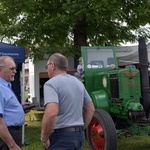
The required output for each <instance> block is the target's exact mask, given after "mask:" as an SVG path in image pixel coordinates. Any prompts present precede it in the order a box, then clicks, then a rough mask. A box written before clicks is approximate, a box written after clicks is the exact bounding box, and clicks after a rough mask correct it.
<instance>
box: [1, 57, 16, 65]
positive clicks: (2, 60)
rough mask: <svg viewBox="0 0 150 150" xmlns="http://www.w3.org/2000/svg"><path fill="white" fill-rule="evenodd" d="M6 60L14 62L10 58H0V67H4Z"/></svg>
mask: <svg viewBox="0 0 150 150" xmlns="http://www.w3.org/2000/svg"><path fill="white" fill-rule="evenodd" d="M6 59H11V60H13V61H14V59H13V58H12V57H10V56H0V66H4V65H5V63H6Z"/></svg>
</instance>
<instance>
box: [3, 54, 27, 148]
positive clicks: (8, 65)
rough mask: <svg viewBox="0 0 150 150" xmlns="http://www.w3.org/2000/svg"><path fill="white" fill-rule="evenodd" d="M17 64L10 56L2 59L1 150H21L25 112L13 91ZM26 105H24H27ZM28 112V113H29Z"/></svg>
mask: <svg viewBox="0 0 150 150" xmlns="http://www.w3.org/2000/svg"><path fill="white" fill-rule="evenodd" d="M15 74H16V64H15V62H14V60H13V58H11V57H9V56H1V57H0V150H21V145H22V132H21V126H22V125H23V124H24V117H25V116H24V110H23V107H22V105H21V104H20V103H19V101H18V99H17V98H16V96H15V94H14V92H13V91H12V89H11V83H10V82H11V81H14V77H15ZM26 104H27V103H25V104H24V105H26ZM27 112H28V111H27Z"/></svg>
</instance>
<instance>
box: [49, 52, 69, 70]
mask: <svg viewBox="0 0 150 150" xmlns="http://www.w3.org/2000/svg"><path fill="white" fill-rule="evenodd" d="M48 61H49V62H53V63H54V64H55V65H56V66H57V68H58V69H60V70H65V71H66V70H67V69H68V59H67V58H66V57H65V56H64V55H62V54H60V53H54V54H52V55H51V56H50V57H49V59H48Z"/></svg>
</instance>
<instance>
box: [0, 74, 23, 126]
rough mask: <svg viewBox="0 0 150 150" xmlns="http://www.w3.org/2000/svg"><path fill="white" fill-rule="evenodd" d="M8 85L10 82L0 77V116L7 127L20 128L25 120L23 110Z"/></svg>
mask: <svg viewBox="0 0 150 150" xmlns="http://www.w3.org/2000/svg"><path fill="white" fill-rule="evenodd" d="M9 84H10V82H7V81H5V80H4V79H3V78H1V77H0V114H1V115H2V117H3V119H4V121H5V123H6V125H7V126H22V125H23V123H24V119H25V115H24V110H23V108H22V105H21V104H20V103H19V101H18V99H17V98H16V96H15V94H14V93H13V91H12V90H11V88H10V87H9Z"/></svg>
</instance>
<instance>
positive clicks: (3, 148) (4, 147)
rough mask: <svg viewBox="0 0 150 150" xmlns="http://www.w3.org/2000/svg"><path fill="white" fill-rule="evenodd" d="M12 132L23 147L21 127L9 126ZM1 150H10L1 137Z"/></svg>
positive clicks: (18, 143)
mask: <svg viewBox="0 0 150 150" xmlns="http://www.w3.org/2000/svg"><path fill="white" fill-rule="evenodd" d="M8 130H9V132H10V134H11V135H12V137H13V139H14V140H15V142H16V144H17V145H18V146H19V147H21V146H22V130H21V128H8ZM0 150H9V148H8V146H7V145H6V144H5V142H3V140H2V139H1V138H0Z"/></svg>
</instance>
